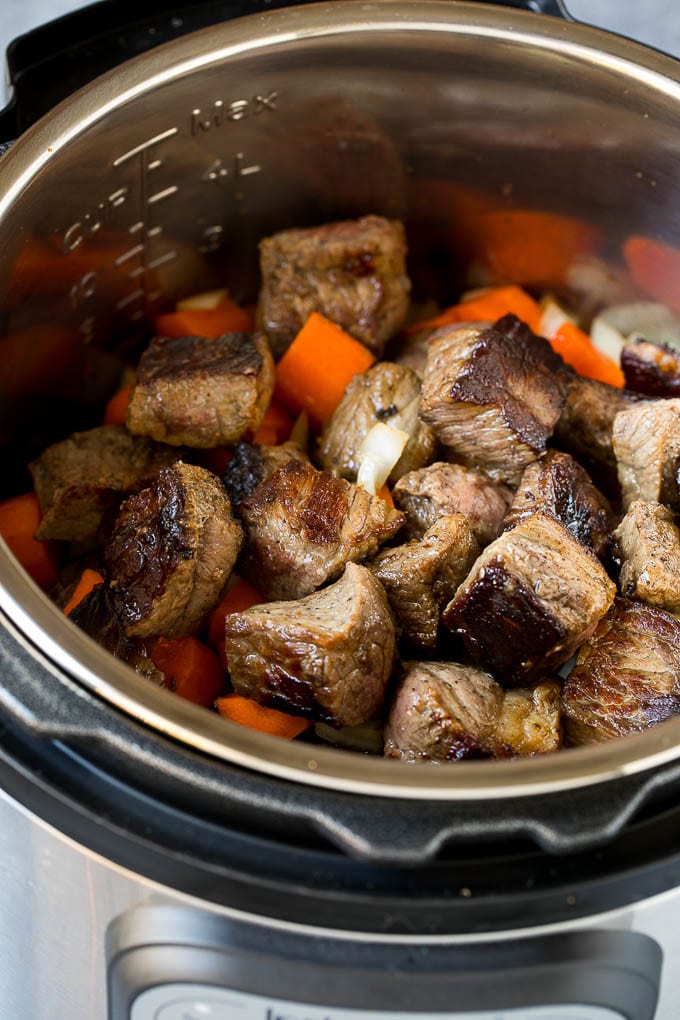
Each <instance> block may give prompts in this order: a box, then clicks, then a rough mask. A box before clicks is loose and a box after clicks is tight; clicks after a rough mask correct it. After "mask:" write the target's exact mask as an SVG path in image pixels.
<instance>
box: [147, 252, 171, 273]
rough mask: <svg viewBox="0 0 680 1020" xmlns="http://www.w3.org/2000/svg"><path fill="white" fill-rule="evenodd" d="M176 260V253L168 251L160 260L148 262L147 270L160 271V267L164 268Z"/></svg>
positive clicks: (160, 256) (159, 257)
mask: <svg viewBox="0 0 680 1020" xmlns="http://www.w3.org/2000/svg"><path fill="white" fill-rule="evenodd" d="M176 258H177V252H176V251H166V252H165V254H164V255H159V256H158V258H155V259H152V260H151V262H147V264H146V265H147V269H158V267H159V266H164V265H165V264H166V262H172V260H173V259H176Z"/></svg>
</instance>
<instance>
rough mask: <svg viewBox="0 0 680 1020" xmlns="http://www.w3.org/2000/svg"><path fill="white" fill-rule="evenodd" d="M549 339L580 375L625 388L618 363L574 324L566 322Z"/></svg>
mask: <svg viewBox="0 0 680 1020" xmlns="http://www.w3.org/2000/svg"><path fill="white" fill-rule="evenodd" d="M549 339H550V346H551V347H552V349H553V350H554V351H555V352H556V353H557V354H560V355H561V356H562V357H563V358H564V360H565V361H566V363H567V364H568V365H571V367H572V368H574V369H575V370H576V371H577V372H578V373H579V375H585V376H588V378H589V379H598V380H599V381H600V382H605V383H609V385H610V386H617V387H618V388H619V389H621V388H622V387H623V385H624V381H625V380H624V376H623V372H622V371H621V369H620V368H619V366H618V365H617V364H616V362H614V361H612V359H611V358H608V357H607V355H606V354H603V353H602V352H601V351H598V349H597V347H595V346H594V344H593V343H592V341H591V339H590V337H589V336H588V334H587V333H584V332H583V330H581V329H579V328H578V326H575V325H574V323H573V322H564V323H563V324H562V325H561V326H560V327H559V329H557V330H556V331H555V332H554V333H553V335H552V336H551V337H550V338H549Z"/></svg>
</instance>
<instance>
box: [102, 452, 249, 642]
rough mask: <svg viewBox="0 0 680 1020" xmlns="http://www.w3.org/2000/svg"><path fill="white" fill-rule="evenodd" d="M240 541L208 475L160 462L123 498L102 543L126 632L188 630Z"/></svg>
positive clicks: (218, 486)
mask: <svg viewBox="0 0 680 1020" xmlns="http://www.w3.org/2000/svg"><path fill="white" fill-rule="evenodd" d="M241 541H242V532H241V527H240V525H239V524H238V522H237V521H236V520H235V519H234V517H233V515H232V512H231V506H230V503H229V497H228V496H227V493H226V490H225V488H224V486H223V485H222V483H221V482H220V481H219V479H218V478H216V477H215V475H213V474H212V473H211V472H210V471H206V469H205V468H200V467H194V466H193V465H191V464H184V463H182V462H181V461H178V462H177V463H176V464H174V465H173V466H172V467H169V468H164V469H163V470H162V471H161V472H160V473H159V474H158V475H157V476H156V478H155V479H154V481H153V482H152V484H151V485H150V486H149V488H148V489H144V490H143V491H142V492H139V493H137V495H135V496H131V497H130V499H128V500H126V501H125V503H123V505H122V506H121V508H120V513H119V515H118V519H117V521H116V525H115V528H114V530H113V533H112V535H111V538H110V540H109V543H108V546H107V549H106V563H107V569H108V576H109V583H110V587H111V592H112V595H113V600H114V605H115V607H116V611H117V613H118V617H119V618H120V620H121V622H122V623H123V626H124V628H125V632H126V634H127V635H128V636H137V637H147V636H149V635H151V634H163V635H165V636H166V637H175V636H177V635H179V634H191V633H194V632H195V631H196V630H197V629H198V628H199V627H200V625H201V623H202V622H203V619H204V617H205V615H206V614H207V613H208V612H210V610H211V609H214V608H215V606H216V605H217V603H218V602H219V600H220V595H221V594H222V589H223V588H224V586H225V584H226V583H227V581H228V580H229V575H230V574H231V571H232V568H233V566H234V563H235V562H236V557H237V556H238V554H239V550H240V548H241Z"/></svg>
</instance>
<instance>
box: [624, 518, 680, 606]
mask: <svg viewBox="0 0 680 1020" xmlns="http://www.w3.org/2000/svg"><path fill="white" fill-rule="evenodd" d="M614 537H615V538H616V539H617V542H618V546H619V551H620V557H621V576H620V580H619V583H620V586H621V593H622V594H623V595H628V596H631V597H633V598H638V599H642V600H643V601H644V602H648V603H649V604H650V605H652V606H659V607H660V608H661V609H667V610H668V612H669V613H680V529H679V528H678V527H677V526H676V525H675V523H674V521H673V514H672V513H671V512H670V510H669V509H668V508H667V507H665V506H663V505H662V504H661V503H651V502H649V503H648V502H644V501H643V500H634V501H633V502H632V503H631V504H630V506H629V507H628V512H627V513H626V516H625V517H624V518H623V520H622V521H621V523H620V524H619V526H618V528H617V529H616V531H615V532H614Z"/></svg>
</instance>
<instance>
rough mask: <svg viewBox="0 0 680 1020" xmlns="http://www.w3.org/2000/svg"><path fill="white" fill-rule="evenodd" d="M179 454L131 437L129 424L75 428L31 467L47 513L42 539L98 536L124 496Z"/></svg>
mask: <svg viewBox="0 0 680 1020" xmlns="http://www.w3.org/2000/svg"><path fill="white" fill-rule="evenodd" d="M178 457H179V451H178V450H176V449H174V450H173V449H171V448H170V447H168V446H162V445H160V444H159V443H154V442H151V440H149V439H143V438H141V437H139V436H131V435H130V433H129V432H128V431H127V429H126V428H125V427H124V426H123V425H102V426H100V427H99V428H94V429H90V430H89V431H88V432H75V433H74V434H73V435H72V436H70V437H69V438H68V439H64V440H63V441H62V442H60V443H55V444H54V445H53V446H48V447H47V449H46V450H44V451H43V453H41V454H40V456H39V457H38V459H37V460H36V461H34V462H33V463H32V464H31V465H30V471H31V474H32V476H33V484H34V486H35V491H36V494H37V497H38V501H39V503H40V509H41V511H42V520H41V522H40V526H39V528H38V531H37V532H36V537H37V538H39V539H41V540H42V539H50V538H57V539H63V540H65V541H67V542H68V541H86V540H88V539H92V538H95V537H96V536H97V533H98V532H99V530H100V527H101V525H102V523H103V522H105V520H106V518H107V516H108V515H109V514H111V513H113V512H115V510H116V509H117V507H118V504H119V503H120V501H121V499H122V498H123V496H125V495H129V494H130V493H131V492H135V491H136V490H137V489H141V488H142V487H143V486H144V485H145V484H146V483H147V482H148V481H149V479H150V478H153V476H154V475H155V474H157V473H158V472H159V471H160V469H161V468H162V467H167V466H168V465H169V464H172V463H174V461H176V460H177V458H178Z"/></svg>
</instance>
